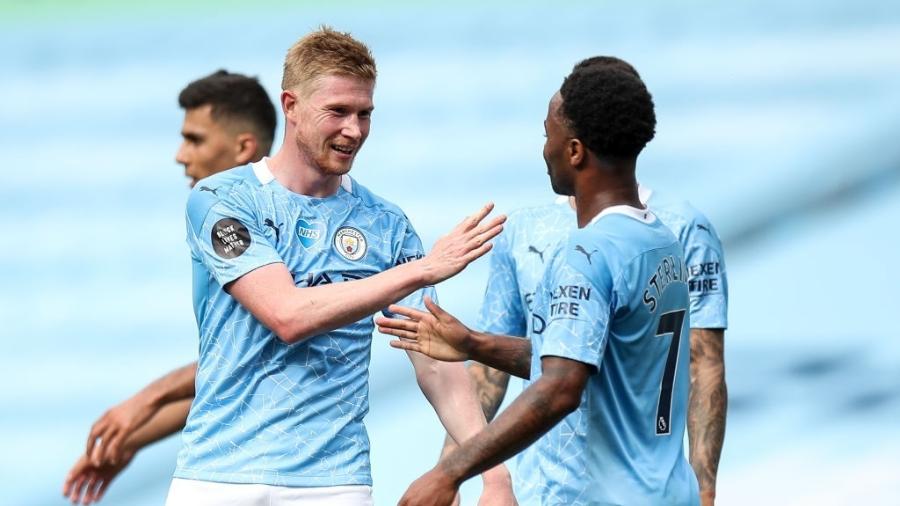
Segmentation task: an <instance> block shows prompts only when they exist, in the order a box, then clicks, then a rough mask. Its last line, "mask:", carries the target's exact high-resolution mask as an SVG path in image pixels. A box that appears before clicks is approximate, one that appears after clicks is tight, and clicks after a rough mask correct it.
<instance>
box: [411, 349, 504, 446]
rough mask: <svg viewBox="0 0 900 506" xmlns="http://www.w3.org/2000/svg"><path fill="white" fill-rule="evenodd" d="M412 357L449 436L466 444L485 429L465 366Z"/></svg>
mask: <svg viewBox="0 0 900 506" xmlns="http://www.w3.org/2000/svg"><path fill="white" fill-rule="evenodd" d="M411 356H412V357H414V365H415V366H416V380H417V382H418V383H419V387H420V388H421V389H422V393H424V394H425V397H426V398H427V399H428V402H430V403H431V405H432V406H433V407H434V410H435V413H437V415H438V418H440V420H441V424H442V425H443V426H444V428H445V429H447V433H448V434H450V436H451V437H452V438H453V439H454V440H455V441H464V440H466V439H469V438H470V437H472V436H474V435H475V434H477V433H478V432H479V431H480V430H481V429H483V428H484V426H485V425H486V423H487V422H486V421H485V418H484V414H483V413H482V411H481V408H480V406H479V405H478V401H476V400H475V390H474V388H473V386H472V382H471V380H470V379H469V376H468V375H467V374H466V371H465V367H464V366H463V364H462V363H461V362H440V361H437V360H433V359H430V358H428V357H425V356H424V355H421V354H412V355H411Z"/></svg>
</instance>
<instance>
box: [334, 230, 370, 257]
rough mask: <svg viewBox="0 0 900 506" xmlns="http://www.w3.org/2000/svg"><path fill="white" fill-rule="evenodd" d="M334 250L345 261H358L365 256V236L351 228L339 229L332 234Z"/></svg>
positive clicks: (366, 246)
mask: <svg viewBox="0 0 900 506" xmlns="http://www.w3.org/2000/svg"><path fill="white" fill-rule="evenodd" d="M334 248H335V249H336V250H338V253H340V254H341V256H343V257H344V258H346V259H347V260H359V259H360V258H362V257H364V256H365V255H366V249H367V248H368V245H367V244H366V236H364V235H363V234H362V232H360V231H359V230H357V229H355V228H353V227H341V228H339V229H338V230H337V232H335V233H334Z"/></svg>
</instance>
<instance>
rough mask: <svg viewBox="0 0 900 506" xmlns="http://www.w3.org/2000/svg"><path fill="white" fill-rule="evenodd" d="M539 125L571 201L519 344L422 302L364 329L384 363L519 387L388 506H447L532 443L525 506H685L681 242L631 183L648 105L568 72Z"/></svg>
mask: <svg viewBox="0 0 900 506" xmlns="http://www.w3.org/2000/svg"><path fill="white" fill-rule="evenodd" d="M544 124H545V129H546V134H547V140H546V143H545V146H544V159H545V160H546V162H547V167H548V172H549V175H550V180H551V184H552V186H553V189H554V191H556V192H557V193H559V194H563V195H570V196H574V197H575V201H576V213H577V220H578V226H579V229H578V230H575V231H573V232H572V233H571V234H570V235H569V237H568V238H567V239H566V240H564V241H562V242H561V243H560V244H559V245H558V246H557V247H556V249H555V251H554V252H553V253H552V254H550V255H549V256H548V257H547V260H546V266H547V267H546V270H545V272H544V275H543V278H542V280H541V282H540V283H539V285H538V289H537V292H536V293H535V295H534V303H533V314H532V316H533V322H532V325H531V326H530V327H531V331H530V333H529V336H528V337H529V339H523V338H520V337H513V336H500V335H491V334H485V333H481V332H476V331H472V330H470V329H468V328H467V327H465V326H464V325H463V324H462V323H460V322H459V321H458V320H456V319H455V318H454V317H453V316H451V315H450V314H448V313H446V312H445V311H443V310H442V309H441V308H440V307H438V306H437V305H436V304H434V303H433V302H432V301H428V300H426V308H427V309H428V311H427V312H425V311H420V310H415V309H409V308H401V307H392V308H391V311H392V312H394V313H397V314H399V315H402V316H404V317H405V319H398V318H379V319H378V320H377V321H376V323H377V324H378V326H379V330H381V331H382V332H383V333H387V334H391V335H393V336H396V337H398V338H400V339H399V340H395V341H393V342H392V343H391V344H392V346H394V347H396V348H401V349H406V350H411V351H418V352H421V353H424V354H426V355H429V356H431V357H433V358H436V359H439V360H450V361H458V360H466V359H472V360H475V361H478V362H481V363H483V364H485V365H488V366H490V367H494V368H496V369H499V370H502V371H505V372H508V373H510V374H514V375H516V376H519V377H522V378H528V379H530V381H531V384H530V386H529V387H528V388H527V389H526V390H525V391H524V392H523V393H522V395H520V396H519V397H518V398H517V399H516V400H515V401H514V402H513V403H512V405H510V407H509V408H508V409H507V410H506V411H504V412H503V413H501V414H500V415H499V416H498V417H497V418H496V419H495V420H494V422H493V423H491V424H490V425H489V426H488V427H487V428H486V429H485V430H483V431H482V432H481V433H479V434H478V435H477V436H475V437H473V438H471V439H469V440H467V441H466V442H465V443H463V444H462V445H460V446H459V448H458V449H456V450H455V451H453V452H451V453H449V454H447V455H446V456H445V457H444V458H442V459H441V461H440V462H439V463H438V465H437V466H435V468H434V469H432V470H431V471H429V472H428V473H427V474H425V475H424V476H423V477H421V478H420V479H419V480H417V481H416V482H414V483H413V484H412V485H411V486H410V488H409V490H407V493H406V495H404V497H403V499H402V500H401V504H403V505H413V504H416V505H418V504H428V505H444V504H450V503H451V502H452V501H453V498H454V496H455V494H456V491H457V489H458V487H459V484H460V483H462V482H463V481H465V480H466V479H468V478H469V477H471V476H474V475H475V474H477V473H478V472H479V471H480V470H482V469H487V468H490V467H491V466H493V465H496V464H497V463H499V462H503V461H504V460H506V459H507V458H509V457H511V456H512V455H514V454H516V453H518V452H520V451H522V450H523V449H524V448H526V447H528V446H529V445H531V444H532V443H534V444H535V447H534V449H533V450H530V451H536V452H537V453H538V458H537V459H535V460H532V462H536V464H535V465H537V466H538V467H539V473H538V474H537V475H538V476H539V483H536V484H535V485H536V487H537V491H536V493H535V494H533V496H532V498H533V499H534V500H535V501H536V503H539V504H679V505H681V504H691V505H695V504H699V496H698V486H697V479H696V478H695V476H694V473H693V471H692V469H691V467H690V465H689V464H688V462H687V460H686V458H685V456H684V449H683V444H682V442H683V436H684V430H685V422H686V408H687V400H688V388H689V371H688V368H689V356H690V355H689V353H690V350H689V342H688V341H689V340H688V339H687V336H688V329H689V321H688V320H689V318H688V308H689V297H688V284H687V278H688V273H687V269H686V267H685V264H684V258H683V252H682V248H681V245H680V243H679V242H678V240H677V238H676V237H675V236H674V235H673V234H672V232H671V231H670V230H669V229H668V228H667V227H666V226H665V225H664V224H662V223H661V221H660V220H659V219H658V218H657V217H656V216H655V215H654V214H653V213H652V211H650V210H649V209H647V208H646V207H645V206H644V205H643V204H642V203H641V201H640V198H639V195H638V186H637V181H636V177H635V166H636V161H637V156H638V154H639V153H640V152H641V150H642V149H643V148H644V146H645V145H646V143H647V142H649V141H650V139H652V138H653V135H654V126H655V115H654V112H653V101H652V98H651V97H650V94H649V92H648V91H647V89H646V87H645V86H644V83H643V82H642V81H641V79H640V78H639V77H638V76H636V75H635V74H632V73H629V72H625V71H623V70H622V69H618V68H615V67H614V66H593V67H591V66H584V67H576V69H575V70H574V71H573V72H572V73H571V74H570V75H569V76H568V77H567V78H566V79H565V81H564V82H563V85H562V88H561V89H560V91H559V92H558V93H556V94H555V95H554V96H553V98H552V99H551V101H550V105H549V108H548V113H547V118H546V120H545V123H544ZM547 253H550V252H549V251H548V252H547ZM542 436H543V437H542ZM536 441H537V442H536ZM535 442H536V443H535ZM528 504H532V503H528Z"/></svg>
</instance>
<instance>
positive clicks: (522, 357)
mask: <svg viewBox="0 0 900 506" xmlns="http://www.w3.org/2000/svg"><path fill="white" fill-rule="evenodd" d="M467 341H468V343H467V348H468V349H467V350H466V351H467V352H468V354H469V358H471V359H472V360H475V361H476V362H481V363H482V364H484V365H486V366H488V367H492V368H494V369H498V370H500V371H503V372H506V373H508V374H512V375H513V376H518V377H520V378H525V379H528V378H529V377H530V376H531V339H526V338H522V337H513V336H502V335H497V334H486V333H484V332H476V331H472V332H471V334H470V336H469V338H468V340H467ZM501 400H502V399H501Z"/></svg>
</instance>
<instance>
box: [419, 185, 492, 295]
mask: <svg viewBox="0 0 900 506" xmlns="http://www.w3.org/2000/svg"><path fill="white" fill-rule="evenodd" d="M492 209H494V204H490V203H489V204H486V205H485V206H484V207H482V208H481V209H480V210H479V211H478V212H476V213H475V214H473V215H471V216H469V217H467V218H466V219H464V220H463V221H462V222H461V223H460V224H459V225H457V226H456V227H455V228H454V229H453V230H451V231H450V232H449V233H448V234H447V235H445V236H443V237H441V238H440V239H438V240H437V242H435V243H434V246H433V247H432V248H431V251H430V252H428V254H427V255H425V258H423V259H422V262H424V264H423V265H425V273H426V274H425V275H426V280H427V283H428V284H429V285H435V284H437V283H440V282H441V281H444V280H446V279H448V278H451V277H453V276H455V275H456V274H458V273H459V272H460V271H462V270H463V269H465V267H466V266H467V265H469V264H470V263H471V262H473V261H474V260H476V259H478V258H480V257H481V256H482V255H484V254H485V253H487V252H488V251H490V250H491V243H490V242H488V241H490V240H491V239H493V238H494V237H496V236H497V234H499V233H500V232H502V231H503V222H505V221H506V216H505V215H500V216H497V217H494V218H492V219H491V220H490V221H488V222H486V223H482V222H483V221H484V219H485V217H486V216H487V215H488V214H489V213H490V212H491V210H492Z"/></svg>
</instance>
